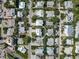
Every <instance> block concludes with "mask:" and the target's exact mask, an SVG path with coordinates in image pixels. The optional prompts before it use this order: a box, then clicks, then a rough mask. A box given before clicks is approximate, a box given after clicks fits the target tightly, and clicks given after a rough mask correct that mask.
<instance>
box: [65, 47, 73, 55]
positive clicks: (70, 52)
mask: <svg viewBox="0 0 79 59" xmlns="http://www.w3.org/2000/svg"><path fill="white" fill-rule="evenodd" d="M72 49H73V47H65V50H64V52H65V53H66V54H67V55H72Z"/></svg>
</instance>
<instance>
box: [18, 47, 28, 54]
mask: <svg viewBox="0 0 79 59" xmlns="http://www.w3.org/2000/svg"><path fill="white" fill-rule="evenodd" d="M18 51H20V52H21V53H25V52H26V51H27V50H26V48H25V47H24V46H19V47H18Z"/></svg>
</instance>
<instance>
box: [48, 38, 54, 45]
mask: <svg viewBox="0 0 79 59" xmlns="http://www.w3.org/2000/svg"><path fill="white" fill-rule="evenodd" d="M47 45H48V46H52V45H54V39H53V38H48V40H47Z"/></svg>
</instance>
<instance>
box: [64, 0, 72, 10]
mask: <svg viewBox="0 0 79 59" xmlns="http://www.w3.org/2000/svg"><path fill="white" fill-rule="evenodd" d="M64 6H65V8H66V9H68V8H73V3H72V1H65V2H64Z"/></svg>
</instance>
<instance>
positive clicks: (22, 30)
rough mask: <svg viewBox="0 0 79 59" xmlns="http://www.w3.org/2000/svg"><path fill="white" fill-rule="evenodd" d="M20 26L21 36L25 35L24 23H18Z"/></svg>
mask: <svg viewBox="0 0 79 59" xmlns="http://www.w3.org/2000/svg"><path fill="white" fill-rule="evenodd" d="M18 25H19V34H22V33H25V27H24V22H18Z"/></svg>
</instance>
